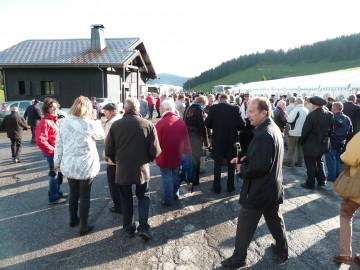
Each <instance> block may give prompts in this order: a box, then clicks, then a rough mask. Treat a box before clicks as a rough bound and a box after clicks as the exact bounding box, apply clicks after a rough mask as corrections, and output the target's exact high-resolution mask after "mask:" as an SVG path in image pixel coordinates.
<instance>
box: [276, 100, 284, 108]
mask: <svg viewBox="0 0 360 270" xmlns="http://www.w3.org/2000/svg"><path fill="white" fill-rule="evenodd" d="M281 105H283V106H286V102H285V101H284V100H279V101H278V103H277V104H276V107H280V106H281Z"/></svg>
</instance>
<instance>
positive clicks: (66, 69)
mask: <svg viewBox="0 0 360 270" xmlns="http://www.w3.org/2000/svg"><path fill="white" fill-rule="evenodd" d="M0 69H1V71H2V73H3V78H4V87H5V99H6V100H9V101H11V100H21V99H33V98H37V99H39V100H43V99H44V98H45V97H46V96H51V97H54V98H55V99H57V100H58V101H59V103H60V104H61V106H62V107H70V106H71V105H72V103H73V101H74V99H75V98H77V97H78V96H80V95H84V96H87V97H112V98H116V99H118V100H120V101H121V102H124V100H125V99H126V98H127V97H128V96H129V95H131V96H137V97H138V96H139V95H140V91H141V90H142V89H144V88H145V84H146V82H147V81H148V80H152V79H156V78H157V75H156V73H155V70H154V67H153V65H152V63H151V61H150V57H149V55H148V53H147V51H146V49H145V46H144V43H143V42H142V40H141V39H140V38H108V39H105V37H104V26H103V25H101V24H94V25H92V26H91V38H90V39H58V40H25V41H23V42H20V43H18V44H16V45H14V46H12V47H10V48H8V49H6V50H4V51H2V52H0Z"/></svg>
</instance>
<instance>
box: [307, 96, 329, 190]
mask: <svg viewBox="0 0 360 270" xmlns="http://www.w3.org/2000/svg"><path fill="white" fill-rule="evenodd" d="M309 101H310V103H311V104H312V107H313V111H312V112H310V113H309V114H308V116H307V117H306V119H305V123H304V125H303V128H302V131H301V144H302V148H303V154H304V161H305V166H306V173H307V180H306V182H305V183H302V184H301V185H300V186H301V187H303V188H307V189H315V179H316V180H317V186H318V187H322V186H325V185H326V175H325V169H324V162H323V160H322V157H323V155H324V154H325V153H327V152H329V150H330V137H331V135H332V133H333V122H334V115H333V114H332V112H330V111H329V110H328V109H327V108H324V106H325V105H326V103H327V102H326V100H324V99H322V98H321V97H318V96H314V97H311V98H309Z"/></svg>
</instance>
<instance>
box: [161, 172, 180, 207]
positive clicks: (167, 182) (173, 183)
mask: <svg viewBox="0 0 360 270" xmlns="http://www.w3.org/2000/svg"><path fill="white" fill-rule="evenodd" d="M160 172H161V178H162V185H161V194H162V200H163V202H164V203H165V204H172V203H173V201H174V200H177V199H178V198H179V194H180V193H179V185H180V184H179V168H172V169H168V168H160Z"/></svg>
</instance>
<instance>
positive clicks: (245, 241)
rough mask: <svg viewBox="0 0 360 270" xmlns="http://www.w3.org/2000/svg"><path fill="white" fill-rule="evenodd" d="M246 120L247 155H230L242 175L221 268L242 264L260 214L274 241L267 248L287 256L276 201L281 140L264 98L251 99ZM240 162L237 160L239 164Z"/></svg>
mask: <svg viewBox="0 0 360 270" xmlns="http://www.w3.org/2000/svg"><path fill="white" fill-rule="evenodd" d="M248 110H249V111H248V113H249V120H250V123H251V125H252V126H254V127H255V131H254V137H253V139H252V141H251V143H250V145H249V149H248V152H247V155H246V156H245V157H242V158H239V157H238V158H234V159H233V160H231V162H232V163H235V162H237V163H238V164H237V170H238V172H239V174H240V176H241V177H242V178H243V180H244V182H243V186H242V188H241V193H240V204H241V208H240V213H239V217H238V224H237V230H236V240H235V250H234V253H233V255H232V256H231V257H230V258H228V259H226V260H224V261H222V262H221V264H222V266H223V267H224V268H229V269H237V268H239V267H243V266H245V265H246V257H247V249H248V247H249V245H250V242H251V240H252V238H253V236H254V233H255V230H256V227H257V225H258V223H259V220H260V218H261V216H262V215H264V218H265V221H266V224H267V226H268V227H269V230H270V232H271V234H272V236H273V237H274V239H275V241H276V244H272V245H271V249H272V250H273V252H274V253H275V254H277V255H278V256H279V257H280V258H281V259H283V260H287V258H288V244H287V239H286V231H285V224H284V219H283V216H282V214H281V212H280V209H279V205H280V204H282V203H283V200H284V189H283V175H282V163H283V157H284V142H283V138H282V135H281V132H280V130H279V128H278V127H277V126H276V124H275V123H274V122H273V121H272V120H271V119H270V117H271V104H270V101H269V100H268V99H267V98H264V97H260V98H254V99H252V100H251V102H250V105H249V108H248ZM239 163H240V164H239Z"/></svg>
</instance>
